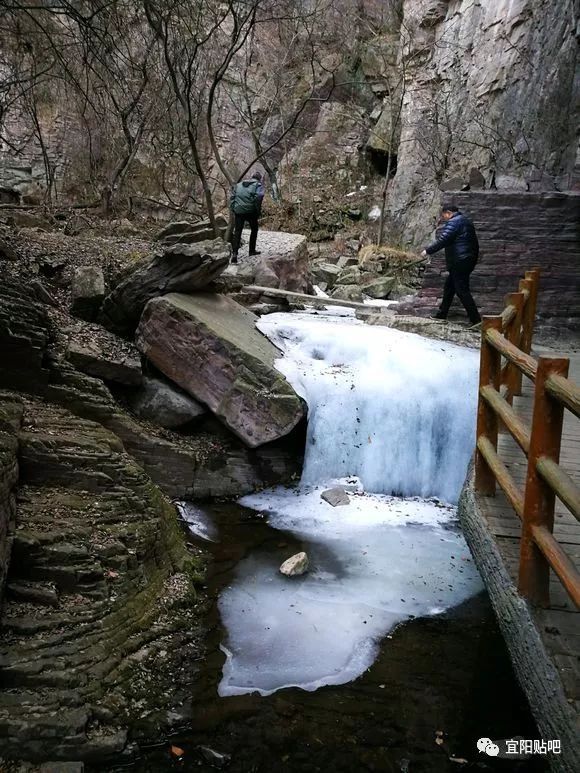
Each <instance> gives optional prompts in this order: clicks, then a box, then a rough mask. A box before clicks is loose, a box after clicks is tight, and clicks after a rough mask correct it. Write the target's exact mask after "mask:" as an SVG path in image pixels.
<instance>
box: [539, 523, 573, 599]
mask: <svg viewBox="0 0 580 773" xmlns="http://www.w3.org/2000/svg"><path fill="white" fill-rule="evenodd" d="M532 533H533V536H534V541H535V543H536V545H537V546H538V547H539V548H540V550H541V551H542V553H543V554H544V556H545V557H546V558H547V559H548V562H549V564H550V566H551V567H552V569H553V570H554V571H555V572H556V574H557V575H558V577H559V578H560V580H561V582H562V585H563V586H564V587H565V588H566V590H567V591H568V594H569V595H570V598H571V599H572V601H573V602H574V603H575V604H576V606H577V607H580V572H579V571H578V570H577V569H576V567H575V566H574V564H573V563H572V561H571V560H570V558H569V557H568V556H567V555H566V553H565V552H564V551H563V550H562V548H561V547H560V545H559V544H558V542H557V541H556V539H555V538H554V535H553V534H552V533H551V532H550V531H548V529H547V528H546V527H545V526H534V527H533V529H532Z"/></svg>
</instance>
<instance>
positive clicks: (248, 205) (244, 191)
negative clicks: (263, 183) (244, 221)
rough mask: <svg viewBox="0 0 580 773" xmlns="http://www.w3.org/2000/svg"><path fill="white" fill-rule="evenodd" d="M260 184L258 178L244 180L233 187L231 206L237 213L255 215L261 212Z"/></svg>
mask: <svg viewBox="0 0 580 773" xmlns="http://www.w3.org/2000/svg"><path fill="white" fill-rule="evenodd" d="M259 186H260V183H259V182H258V180H244V181H243V182H241V183H238V184H237V185H236V186H235V187H234V188H233V190H232V196H231V203H230V206H231V210H232V212H233V213H234V214H235V215H253V214H254V213H258V212H259V210H260V197H259V196H258V188H259Z"/></svg>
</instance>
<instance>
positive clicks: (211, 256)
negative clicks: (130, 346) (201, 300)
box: [99, 239, 230, 336]
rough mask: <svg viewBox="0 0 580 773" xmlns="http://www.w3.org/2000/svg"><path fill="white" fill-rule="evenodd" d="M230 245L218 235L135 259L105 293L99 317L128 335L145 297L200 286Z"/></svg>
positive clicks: (225, 258)
mask: <svg viewBox="0 0 580 773" xmlns="http://www.w3.org/2000/svg"><path fill="white" fill-rule="evenodd" d="M229 258H230V248H229V246H228V245H227V244H226V243H225V242H224V241H222V240H221V239H214V240H212V241H205V242H199V243H198V244H176V245H174V246H172V247H166V248H164V249H163V252H162V253H161V254H159V255H155V257H154V258H153V259H152V260H149V261H144V262H142V263H139V264H138V265H137V266H136V267H135V269H133V270H132V271H130V272H129V273H128V274H127V275H126V276H125V277H124V278H123V279H122V280H121V281H120V282H119V283H118V284H117V286H116V287H115V289H114V290H113V291H112V292H111V293H110V294H109V295H107V297H106V298H105V300H104V301H103V305H102V307H101V311H100V315H99V321H100V322H101V323H102V324H103V325H104V326H105V327H106V328H108V329H109V330H111V331H112V332H113V333H118V334H119V335H124V336H130V335H132V334H133V333H134V332H135V328H136V327H137V324H138V322H139V318H140V317H141V313H142V312H143V309H144V308H145V306H146V304H147V302H148V301H150V300H151V299H152V298H156V297H157V296H160V295H165V294H166V293H172V292H183V293H190V292H194V291H196V290H202V289H203V288H204V287H206V286H207V285H208V284H209V283H210V282H212V281H213V280H214V279H216V278H217V277H218V276H219V275H220V274H221V273H222V272H223V271H224V269H225V268H226V266H227V265H228V262H229Z"/></svg>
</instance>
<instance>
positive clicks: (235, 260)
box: [230, 255, 238, 264]
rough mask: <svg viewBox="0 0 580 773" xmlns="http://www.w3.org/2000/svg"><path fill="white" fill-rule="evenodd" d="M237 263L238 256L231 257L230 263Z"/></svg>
mask: <svg viewBox="0 0 580 773" xmlns="http://www.w3.org/2000/svg"><path fill="white" fill-rule="evenodd" d="M237 262H238V256H237V255H232V259H231V260H230V263H232V264H236V263H237Z"/></svg>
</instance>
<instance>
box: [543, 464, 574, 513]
mask: <svg viewBox="0 0 580 773" xmlns="http://www.w3.org/2000/svg"><path fill="white" fill-rule="evenodd" d="M536 469H537V471H538V472H539V473H540V475H541V476H542V478H543V479H544V480H545V481H546V483H548V484H549V485H550V486H551V487H552V489H553V490H554V492H555V493H556V494H557V496H558V499H559V500H560V501H561V502H563V503H564V504H565V505H566V507H567V508H568V510H569V511H570V512H571V513H572V515H573V516H574V517H575V518H576V519H577V520H579V521H580V488H579V487H578V486H577V485H576V484H575V483H574V481H573V480H572V478H571V477H570V476H569V475H568V473H567V472H566V471H565V470H563V469H562V468H561V467H560V465H559V464H556V462H555V461H554V460H553V459H547V458H546V457H545V456H542V457H540V458H539V459H538V461H537V462H536Z"/></svg>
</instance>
